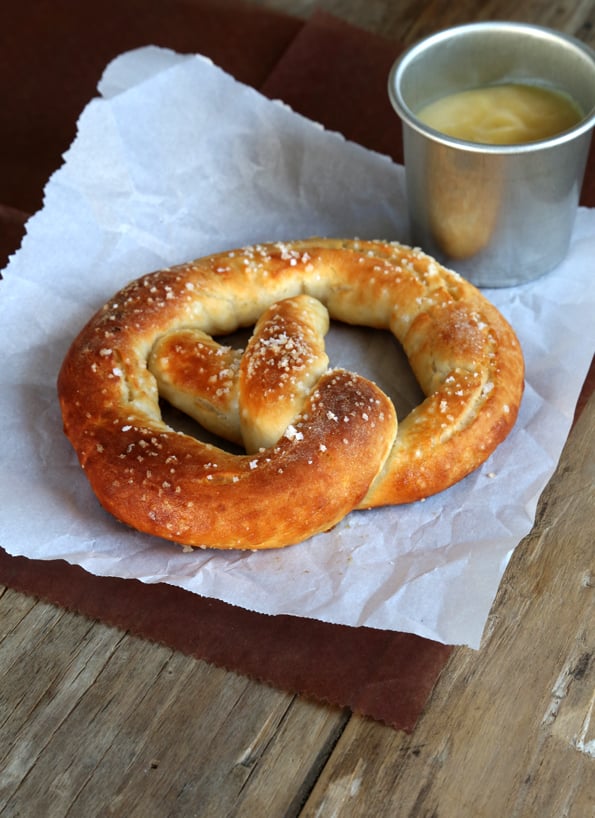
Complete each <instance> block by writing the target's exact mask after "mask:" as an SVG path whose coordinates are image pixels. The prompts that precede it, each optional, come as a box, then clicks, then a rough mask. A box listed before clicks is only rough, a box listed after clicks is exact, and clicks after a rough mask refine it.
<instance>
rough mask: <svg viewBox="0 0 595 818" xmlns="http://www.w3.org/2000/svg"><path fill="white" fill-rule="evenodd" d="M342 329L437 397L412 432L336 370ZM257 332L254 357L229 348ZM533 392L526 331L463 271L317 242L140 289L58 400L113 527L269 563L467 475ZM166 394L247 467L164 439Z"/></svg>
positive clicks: (93, 339) (382, 249)
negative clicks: (289, 548) (376, 331)
mask: <svg viewBox="0 0 595 818" xmlns="http://www.w3.org/2000/svg"><path fill="white" fill-rule="evenodd" d="M329 315H330V317H331V318H333V319H335V320H338V321H343V322H346V323H349V324H361V325H365V326H369V327H375V328H381V329H387V330H389V331H391V332H392V333H393V335H394V336H395V337H396V339H397V340H398V341H399V342H400V343H401V344H402V346H403V349H404V351H405V354H406V355H407V358H408V360H409V362H410V364H411V367H412V370H413V372H414V374H415V376H416V377H417V380H418V382H419V384H420V386H421V388H422V390H423V392H424V393H425V395H426V398H425V400H424V401H423V402H422V403H421V404H420V405H419V406H418V407H416V408H415V409H414V410H413V411H412V412H411V413H410V414H409V415H408V416H407V417H406V418H404V419H403V420H401V421H400V423H399V425H398V430H397V418H396V414H395V410H394V407H393V405H392V403H391V401H390V400H389V398H388V397H387V396H386V395H385V394H384V393H383V392H382V391H381V390H380V389H379V388H378V387H377V386H376V385H375V384H373V383H371V382H370V381H369V380H367V379H365V378H362V377H361V376H359V375H357V374H354V373H350V372H346V371H344V370H340V369H330V370H329V369H328V368H327V367H328V358H327V356H326V353H325V350H324V335H325V333H326V331H327V330H328V324H329ZM252 325H256V326H255V330H254V335H253V336H252V338H251V340H250V342H249V343H248V345H247V348H246V350H245V352H244V353H243V354H242V353H241V352H240V351H238V350H234V349H232V348H230V347H226V346H224V345H221V344H219V343H218V342H217V341H216V340H215V338H216V337H217V336H221V335H226V334H228V333H230V332H233V331H235V330H237V329H238V328H240V327H248V326H252ZM523 383H524V365H523V357H522V353H521V350H520V346H519V344H518V340H517V338H516V336H515V334H514V332H513V330H512V329H511V327H510V326H509V325H508V323H507V322H506V321H505V319H504V318H503V317H502V315H501V314H500V313H499V312H498V311H497V310H496V308H495V307H494V306H493V305H491V304H490V303H489V302H488V301H487V300H486V298H485V297H484V296H483V295H482V294H481V293H480V292H479V291H478V290H477V289H476V288H475V287H473V286H472V285H471V284H469V283H468V282H467V281H465V280H464V279H462V278H461V277H460V276H458V275H457V274H456V273H454V272H452V271H450V270H447V269H445V268H444V267H442V266H441V265H439V264H438V263H437V262H436V261H435V260H434V259H432V258H430V257H429V256H427V255H425V254H424V253H422V252H421V251H420V250H417V249H412V248H409V247H405V246H403V245H400V244H396V243H384V242H372V241H355V240H340V239H309V240H304V241H296V242H291V243H277V244H266V245H255V246H253V247H247V248H242V249H240V250H235V251H231V252H227V253H220V254H216V255H213V256H209V257H206V258H202V259H198V260H196V261H193V262H191V263H188V264H182V265H179V266H176V267H173V268H171V269H168V270H162V271H159V272H156V273H152V274H150V275H147V276H144V277H142V278H140V279H138V280H136V281H133V282H132V283H130V284H129V285H128V286H126V287H125V288H124V289H122V290H121V291H120V292H119V293H117V294H116V296H115V297H114V299H112V300H111V301H110V302H108V303H107V304H106V305H105V306H104V307H103V308H102V309H101V310H100V311H99V312H98V313H97V314H96V315H95V316H94V317H93V318H92V319H91V320H90V321H89V323H88V324H87V325H86V327H84V329H83V330H82V331H81V333H80V334H79V336H78V337H77V338H76V339H75V341H74V342H73V344H72V346H71V348H70V350H69V352H68V354H67V356H66V358H65V360H64V363H63V365H62V368H61V371H60V375H59V378H58V393H59V398H60V403H61V408H62V415H63V420H64V429H65V432H66V434H67V436H68V437H69V439H70V441H71V443H72V445H73V446H74V449H75V450H76V452H77V455H78V457H79V460H80V463H81V465H82V467H83V469H84V470H85V473H86V475H87V478H88V479H89V481H90V483H91V486H92V488H93V490H94V491H95V494H96V495H97V497H98V499H99V501H100V502H101V504H102V505H103V506H104V507H105V508H106V509H107V510H108V511H109V512H111V513H112V514H113V515H115V516H116V517H117V518H119V519H120V520H122V521H123V522H125V523H127V524H129V525H131V526H133V527H134V528H137V529H138V530H140V531H144V532H147V533H150V534H154V535H158V536H161V537H165V538H166V539H170V540H173V541H176V542H179V543H182V544H185V545H191V546H202V547H214V548H249V549H261V548H274V547H282V546H285V545H290V544H293V543H296V542H299V541H301V540H304V539H306V538H308V537H310V536H312V535H314V534H316V533H319V532H321V531H325V530H328V529H329V528H331V527H332V526H333V525H335V524H336V523H337V522H338V521H339V520H341V519H342V518H343V517H344V516H345V515H346V514H348V513H349V512H350V511H351V510H352V509H356V508H358V509H367V508H372V507H374V506H380V505H393V504H400V503H409V502H412V501H414V500H419V499H422V498H424V497H427V496H429V495H431V494H434V493H436V492H438V491H441V490H443V489H445V488H447V487H448V486H450V485H452V484H453V483H455V482H457V481H458V480H460V479H462V478H463V477H464V476H465V475H467V474H468V473H469V472H471V471H472V470H473V469H475V468H477V466H479V465H480V464H481V463H482V462H484V461H485V460H486V459H487V457H488V456H489V455H490V454H491V452H493V450H494V449H495V448H496V447H497V446H498V445H499V444H500V442H501V441H502V440H503V439H504V438H505V437H506V435H507V434H508V433H509V431H510V429H511V428H512V426H513V424H514V422H515V420H516V416H517V413H518V408H519V404H520V400H521V396H522V392H523ZM160 396H161V397H165V398H166V399H167V400H169V401H170V402H171V403H173V404H174V405H175V406H177V407H178V408H181V409H182V410H183V411H185V412H187V413H188V414H190V415H191V416H192V417H194V418H195V419H196V420H198V421H199V422H200V423H201V424H202V425H203V426H205V427H206V428H207V429H210V430H211V431H214V432H216V433H217V434H219V435H221V436H223V437H226V438H228V439H229V440H231V441H233V442H235V443H239V444H241V445H243V446H244V447H245V449H246V454H232V453H230V452H228V451H225V450H223V449H222V448H219V447H217V446H214V445H211V444H207V443H204V442H202V441H200V440H198V439H196V438H194V437H191V436H189V435H185V434H181V433H180V432H176V431H175V430H174V429H172V428H170V426H168V425H167V424H166V423H165V422H164V420H163V419H162V415H161V410H160V405H159V398H160Z"/></svg>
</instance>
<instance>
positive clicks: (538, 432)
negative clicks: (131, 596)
mask: <svg viewBox="0 0 595 818" xmlns="http://www.w3.org/2000/svg"><path fill="white" fill-rule="evenodd" d="M100 92H101V94H102V96H101V97H100V98H98V99H94V100H92V101H91V102H90V103H89V105H88V106H87V107H86V108H85V110H84V112H83V113H82V115H81V118H80V120H79V127H78V135H77V138H76V139H75V141H74V143H73V145H72V146H71V148H70V150H69V151H68V152H67V154H66V155H65V161H64V165H63V166H62V167H61V168H60V170H58V171H57V172H56V173H55V174H54V175H53V177H52V178H51V179H50V180H49V182H48V185H47V187H46V190H45V200H44V207H43V209H42V210H41V211H40V212H39V213H37V214H36V215H35V216H34V217H33V218H32V219H31V220H30V222H29V223H28V226H27V235H26V237H25V239H24V242H23V245H22V247H21V249H20V250H19V252H18V253H16V254H15V255H14V256H13V257H12V258H11V260H10V263H9V265H8V267H7V268H6V270H5V271H4V273H3V275H4V280H3V281H2V282H1V284H0V326H2V328H3V347H4V356H3V358H4V360H3V366H2V368H1V374H0V416H1V419H2V424H3V428H4V430H5V434H4V436H3V437H2V438H1V439H0V459H1V462H2V471H1V473H0V503H1V508H2V514H1V518H0V543H1V544H2V545H3V547H4V548H5V549H6V550H7V551H8V552H9V553H10V554H13V555H23V556H28V557H31V558H37V559H57V558H62V559H65V560H67V561H68V562H71V563H74V564H78V565H80V566H82V567H83V568H85V569H86V570H87V571H90V572H92V573H95V574H98V575H109V576H119V577H124V578H128V577H136V578H138V579H140V580H141V581H143V582H147V583H154V582H167V583H171V584H173V585H178V586H180V587H182V588H185V589H187V590H189V591H191V592H194V593H198V594H203V595H205V596H211V597H216V598H219V599H221V600H224V601H226V602H229V603H231V604H235V605H239V606H241V607H244V608H247V609H250V610H255V611H258V612H262V613H268V614H280V613H288V614H293V615H297V616H305V617H314V618H318V619H321V620H324V621H328V622H335V623H341V624H346V625H354V626H360V625H363V626H370V627H376V628H382V629H390V630H398V631H408V632H413V633H417V634H419V635H421V636H425V637H429V638H431V639H434V640H437V641H441V642H444V643H447V644H467V645H469V646H471V647H478V646H479V644H480V639H481V634H482V631H483V628H484V625H485V622H486V618H487V615H488V613H489V609H490V606H491V603H492V601H493V598H494V596H495V594H496V591H497V588H498V584H499V582H500V579H501V576H502V573H503V571H504V569H505V567H506V564H507V562H508V560H509V558H510V555H511V553H512V551H513V549H514V547H515V546H516V545H517V544H518V542H519V541H520V540H521V539H522V537H523V536H524V535H525V534H526V533H527V532H528V531H529V530H530V528H531V526H532V522H533V519H534V513H535V508H536V503H537V500H538V497H539V495H540V493H541V491H542V490H543V488H544V486H545V485H546V483H547V481H548V479H549V477H550V476H551V474H552V472H553V470H554V468H555V466H556V463H557V460H558V458H559V455H560V451H561V449H562V446H563V444H564V441H565V439H566V436H567V434H568V430H569V427H570V424H571V421H572V416H573V412H574V407H575V404H576V400H577V397H578V394H579V391H580V388H581V385H582V383H583V380H584V377H585V375H586V372H587V370H588V366H589V363H590V360H591V357H592V354H593V348H594V346H595V338H594V330H593V327H592V317H593V314H594V306H595V303H594V302H595V296H594V290H593V286H592V258H593V257H594V254H595V211H593V210H587V209H585V208H582V209H580V210H579V213H578V217H577V222H576V226H575V229H574V234H573V240H572V245H571V248H570V252H569V255H568V258H567V260H566V261H565V262H564V263H563V264H562V265H560V267H558V268H557V269H556V270H555V271H554V272H552V273H550V274H548V275H547V276H545V277H543V278H542V279H540V280H539V281H536V282H533V283H532V284H529V285H525V286H522V287H516V288H510V289H505V290H491V291H488V292H487V293H486V294H487V295H488V297H489V298H491V299H492V300H493V301H494V302H495V303H496V305H497V306H498V307H499V308H500V309H501V311H502V312H503V313H504V314H505V315H506V317H507V318H508V319H509V320H510V321H511V323H512V324H513V326H514V327H515V329H516V331H517V333H518V335H519V338H520V340H521V343H522V346H523V349H524V352H525V357H526V363H527V387H526V393H525V398H524V401H523V405H522V407H521V413H520V417H519V420H518V423H517V425H516V427H515V429H514V430H513V432H512V434H511V435H510V436H509V438H508V439H507V440H506V441H505V442H504V443H503V444H502V445H501V446H500V447H499V448H498V449H497V451H496V452H495V453H494V454H493V456H492V457H491V458H490V459H489V461H488V462H487V463H486V464H485V465H484V467H483V468H481V469H479V470H478V471H477V472H475V473H474V474H472V475H471V476H469V477H468V478H467V479H465V480H464V481H462V482H461V483H459V484H458V485H456V486H454V487H453V488H451V489H449V490H448V491H446V492H443V493H442V494H440V495H438V496H436V497H433V498H430V499H428V500H427V501H425V502H423V503H417V504H413V505H410V506H406V507H399V508H389V509H379V510H374V511H368V512H353V513H352V514H350V515H349V516H348V517H347V518H346V519H345V520H344V521H343V522H342V523H341V524H340V525H339V526H337V527H336V528H335V529H334V530H333V531H332V532H330V533H328V534H324V535H319V536H317V537H314V538H313V539H311V540H309V541H308V542H306V543H302V544H300V545H297V546H293V547H291V548H287V549H283V550H280V551H273V552H262V553H245V552H231V553H230V552H217V551H194V552H190V553H188V552H185V551H183V550H182V549H180V548H179V547H178V546H175V545H173V544H171V543H167V542H165V541H162V540H158V539H154V538H151V537H148V536H145V535H142V534H139V533H137V532H134V531H131V530H129V529H128V528H126V527H124V526H122V525H121V524H120V523H118V522H117V521H115V520H114V519H112V518H111V517H110V516H109V515H107V514H106V513H105V512H104V511H103V510H102V509H101V508H100V507H99V505H98V503H97V501H96V500H95V498H94V496H93V494H92V492H91V489H90V488H89V486H88V484H87V481H86V479H85V477H84V475H83V473H82V471H81V469H80V467H79V466H78V463H77V461H76V457H75V455H74V453H73V451H72V450H71V448H70V445H69V443H68V441H67V440H66V438H65V437H64V436H63V434H62V430H61V417H60V413H59V408H58V404H57V399H56V391H55V380H56V375H57V372H58V369H59V367H60V364H61V361H62V358H63V356H64V354H65V353H66V350H67V348H68V346H69V344H70V342H71V341H72V338H73V337H74V335H75V334H76V332H77V331H78V330H79V329H80V327H81V326H82V325H83V323H85V322H86V320H87V319H88V318H89V317H90V315H91V314H92V313H93V312H94V311H95V310H96V309H97V308H98V307H99V306H101V305H102V304H103V303H104V302H105V301H106V300H108V299H109V298H110V297H111V295H112V294H113V293H114V292H115V291H116V290H117V289H119V288H120V287H121V286H122V285H123V284H124V283H126V282H127V281H129V280H130V279H132V278H134V277H136V276H138V275H141V274H143V273H145V272H149V271H151V270H154V269H158V268H160V267H163V266H166V265H169V264H172V263H176V262H180V261H184V260H187V259H190V258H194V257H197V256H200V255H203V254H207V253H212V252H215V251H217V250H222V249H227V248H231V247H236V246H241V245H244V244H247V243H253V242H258V241H268V240H274V241H276V240H289V239H292V238H298V237H305V236H310V235H328V236H332V235H335V236H337V235H341V236H350V237H351V236H360V237H365V238H385V239H397V240H399V241H407V222H406V208H405V197H404V187H403V182H404V179H403V169H402V168H401V167H400V166H398V165H395V164H394V163H393V162H391V161H390V160H389V159H388V158H387V157H384V156H381V155H379V154H375V153H372V152H370V151H367V150H365V149H363V148H361V147H360V146H358V145H356V144H354V143H350V142H348V141H346V140H345V139H344V138H343V137H342V136H341V135H339V134H335V133H329V132H327V131H325V130H323V129H322V128H321V127H320V126H319V125H317V124H316V123H312V122H310V121H308V120H306V119H304V118H303V117H300V116H298V115H297V114H295V113H293V112H292V111H290V110H289V109H288V108H287V107H286V106H284V105H283V104H281V103H278V102H272V101H270V100H267V99H266V98H264V97H263V96H261V95H259V94H258V93H257V92H255V91H254V90H252V89H250V88H249V87H247V86H243V85H241V84H240V83H238V82H236V81H235V80H234V79H233V78H231V77H230V76H229V75H227V74H225V73H224V72H222V71H221V70H219V69H218V68H217V67H215V66H213V65H212V64H211V63H210V62H209V61H208V60H206V59H204V58H202V57H200V56H196V55H191V56H181V55H177V54H174V53H172V52H170V51H167V50H164V49H158V48H153V47H149V48H145V49H140V50H138V51H135V52H131V53H128V54H124V55H122V56H121V57H119V58H118V59H117V60H115V61H114V62H113V63H112V64H111V65H110V66H108V68H107V70H106V73H105V75H104V77H103V79H102V82H101V84H100ZM329 353H330V357H331V362H332V363H333V364H341V365H345V366H348V367H350V368H353V369H357V370H358V371H360V372H362V373H363V374H368V375H371V376H372V377H374V378H375V379H376V380H377V381H378V383H379V384H380V386H381V387H382V388H384V389H385V390H386V391H387V392H388V393H389V394H391V397H393V399H394V400H395V403H396V404H397V409H398V411H399V413H400V414H401V416H403V414H404V413H405V412H406V411H408V409H409V408H410V407H411V406H412V405H414V403H415V402H416V400H419V392H418V389H417V386H416V384H415V382H414V381H413V380H412V377H411V374H410V372H409V371H408V368H407V367H406V366H405V365H404V363H403V359H402V355H401V354H400V352H399V350H398V349H397V348H396V344H394V343H393V342H392V341H391V339H390V338H386V337H384V336H383V334H381V333H371V332H368V331H366V330H347V329H346V328H344V327H341V326H336V327H334V328H333V330H332V331H331V334H330V337H329Z"/></svg>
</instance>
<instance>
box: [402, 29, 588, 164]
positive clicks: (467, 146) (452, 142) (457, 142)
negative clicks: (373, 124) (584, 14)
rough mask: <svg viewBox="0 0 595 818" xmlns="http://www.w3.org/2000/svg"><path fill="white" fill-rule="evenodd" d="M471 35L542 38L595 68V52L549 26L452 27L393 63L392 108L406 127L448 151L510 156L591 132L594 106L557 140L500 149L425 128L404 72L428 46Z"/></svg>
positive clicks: (519, 144) (543, 148) (428, 38)
mask: <svg viewBox="0 0 595 818" xmlns="http://www.w3.org/2000/svg"><path fill="white" fill-rule="evenodd" d="M472 31H514V32H516V33H532V34H534V35H535V34H536V35H539V36H544V37H548V38H550V39H556V40H558V41H562V42H564V43H565V44H566V45H570V46H571V47H573V48H574V49H576V50H577V51H578V52H580V53H581V54H582V55H583V56H586V57H587V58H589V59H590V60H591V61H592V62H593V64H594V66H595V51H594V50H593V49H592V48H591V47H590V46H589V45H587V44H586V43H583V42H582V41H581V40H579V39H577V38H576V37H573V36H572V35H570V34H566V33H565V32H562V31H557V30H555V29H552V28H548V27H547V26H540V25H535V24H532V23H516V22H509V21H496V20H494V21H483V22H477V23H463V24H461V25H457V26H451V27H449V28H446V29H442V30H441V31H437V32H435V33H434V34H430V35H429V36H428V37H424V38H423V39H422V40H420V41H419V42H417V43H415V44H413V45H411V46H409V48H407V49H406V50H405V51H404V52H403V53H402V54H401V56H400V57H398V58H397V59H396V60H395V62H394V63H393V65H392V67H391V69H390V72H389V75H388V94H389V98H390V101H391V104H392V106H393V108H394V110H395V111H396V113H397V114H398V115H399V117H400V118H401V120H402V121H403V123H406V124H407V125H409V126H410V127H411V128H413V129H414V130H416V131H418V132H419V133H421V134H423V135H424V136H426V137H427V138H429V139H431V140H432V141H434V142H438V143H440V144H442V145H445V146H447V147H452V148H457V149H459V150H467V151H470V152H474V153H484V154H485V153H487V154H497V155H502V154H511V153H515V154H516V153H533V152H535V151H537V150H545V149H548V148H554V147H557V146H559V145H562V144H564V143H566V142H570V141H572V140H574V139H576V138H578V137H579V136H581V135H582V134H584V133H586V132H588V131H589V130H590V129H591V128H593V125H594V124H595V105H593V106H592V108H591V110H590V111H587V112H586V113H585V115H584V117H583V118H582V119H581V120H580V122H578V123H577V124H576V125H574V126H573V127H572V128H568V129H567V130H564V131H561V132H560V133H557V134H555V135H554V136H550V137H546V138H545V139H539V140H534V141H532V142H518V143H517V142H515V143H512V144H506V145H497V144H490V143H484V142H472V141H469V140H466V139H459V138H457V137H454V136H449V135H448V134H445V133H442V132H441V131H437V130H436V129H434V128H432V127H430V126H429V125H426V124H425V123H424V122H422V121H421V120H420V119H418V117H417V116H416V114H415V112H414V111H412V110H411V108H409V106H408V105H407V103H406V102H405V100H404V99H403V96H402V94H401V79H402V76H403V73H404V71H406V69H407V68H408V66H409V64H410V63H411V62H412V60H413V59H415V57H417V55H418V54H420V53H421V52H423V51H424V50H426V49H427V48H428V47H429V46H433V45H435V44H438V43H441V42H443V41H445V40H447V39H449V38H450V37H452V36H453V35H457V36H458V35H461V34H465V33H468V32H472Z"/></svg>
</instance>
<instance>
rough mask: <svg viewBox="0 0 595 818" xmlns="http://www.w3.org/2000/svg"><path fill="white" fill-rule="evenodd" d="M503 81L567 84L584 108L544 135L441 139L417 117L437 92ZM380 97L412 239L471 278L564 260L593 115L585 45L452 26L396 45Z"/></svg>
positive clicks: (533, 270) (590, 55)
mask: <svg viewBox="0 0 595 818" xmlns="http://www.w3.org/2000/svg"><path fill="white" fill-rule="evenodd" d="M505 82H511V83H523V82H525V83H527V82H529V83H533V84H539V85H542V86H545V87H550V88H553V89H556V90H558V91H562V92H565V93H566V94H568V95H569V96H570V97H572V99H573V100H574V101H575V102H576V103H577V104H578V106H579V107H580V109H581V111H582V112H583V113H584V117H583V119H582V120H581V121H580V122H579V123H578V124H577V125H576V126H575V127H574V128H572V129H570V130H567V131H564V132H562V133H560V134H557V135H556V136H553V137H550V138H548V139H543V140H539V141H537V142H530V143H525V144H514V145H485V144H479V143H475V142H467V141H465V140H461V139H455V138H454V137H450V136H446V135H445V134H442V133H440V132H438V131H436V130H434V129H432V128H430V127H429V126H427V125H425V124H424V123H423V122H421V121H420V120H419V119H418V118H417V116H416V112H417V111H419V110H420V109H421V108H423V107H424V106H425V105H427V104H428V103H430V102H433V101H434V100H436V99H438V98H440V97H443V96H446V95H448V94H451V93H454V92H457V91H462V90H466V89H469V88H474V87H481V86H486V85H493V84H500V83H505ZM389 96H390V99H391V102H392V104H393V106H394V108H395V110H396V111H397V113H398V114H399V116H400V117H401V119H402V122H403V147H404V159H405V172H406V179H407V196H408V202H409V218H410V227H411V241H412V242H413V243H415V244H417V245H419V246H420V247H422V248H423V249H424V250H425V251H426V252H428V253H430V254H431V255H434V256H435V257H436V258H438V259H439V260H440V261H442V262H443V263H444V264H447V265H448V266H450V267H453V268H454V269H456V270H457V272H459V273H461V274H462V275H464V276H465V277H466V278H468V279H469V280H470V281H472V282H473V283H474V284H476V285H477V286H481V287H505V286H512V285H516V284H521V283H524V282H527V281H530V280H532V279H535V278H537V277H539V276H541V275H543V274H544V273H546V272H548V271H549V270H551V269H553V268H554V267H555V266H556V265H557V264H559V263H560V262H561V261H562V259H563V258H564V256H565V255H566V253H567V251H568V245H569V242H570V237H571V233H572V227H573V223H574V219H575V216H576V210H577V207H578V201H579V196H580V190H581V185H582V181H583V177H584V172H585V165H586V161H587V155H588V152H589V144H590V139H591V130H592V128H593V125H594V124H595V53H594V52H593V51H592V49H590V48H588V46H586V45H584V44H583V43H581V42H580V41H578V40H576V39H574V38H572V37H569V36H566V35H564V34H561V33H559V32H555V31H552V30H550V29H547V28H542V27H540V26H533V25H525V24H519V23H508V22H490V23H472V24H469V25H462V26H457V27H455V28H451V29H447V30H446V31H442V32H440V33H438V34H435V35H433V36H431V37H429V38H427V39H425V40H423V41H422V42H420V43H418V44H417V45H415V46H413V47H412V48H410V49H409V50H408V51H406V52H405V53H404V54H403V56H402V57H401V58H400V59H399V60H398V61H397V62H396V63H395V65H394V66H393V68H392V70H391V73H390V77H389Z"/></svg>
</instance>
